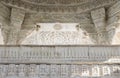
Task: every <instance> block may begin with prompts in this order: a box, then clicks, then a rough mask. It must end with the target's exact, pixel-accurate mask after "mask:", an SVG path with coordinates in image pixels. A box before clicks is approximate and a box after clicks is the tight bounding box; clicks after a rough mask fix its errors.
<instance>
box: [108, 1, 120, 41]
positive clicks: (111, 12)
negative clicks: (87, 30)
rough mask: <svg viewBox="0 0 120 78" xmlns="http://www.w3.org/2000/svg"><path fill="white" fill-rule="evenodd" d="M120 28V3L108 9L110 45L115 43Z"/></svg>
mask: <svg viewBox="0 0 120 78" xmlns="http://www.w3.org/2000/svg"><path fill="white" fill-rule="evenodd" d="M119 27H120V1H119V2H118V3H116V4H114V5H113V6H111V7H110V8H109V9H108V22H107V27H106V29H107V32H108V36H109V41H110V43H112V42H113V39H114V36H115V35H116V33H117V32H116V31H117V30H118V29H119Z"/></svg>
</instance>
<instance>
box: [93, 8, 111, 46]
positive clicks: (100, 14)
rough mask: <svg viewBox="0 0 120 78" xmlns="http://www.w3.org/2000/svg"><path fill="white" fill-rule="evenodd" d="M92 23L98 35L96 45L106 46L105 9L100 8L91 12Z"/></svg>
mask: <svg viewBox="0 0 120 78" xmlns="http://www.w3.org/2000/svg"><path fill="white" fill-rule="evenodd" d="M91 16H92V19H93V22H94V24H95V28H96V31H97V34H98V44H108V43H109V41H108V35H107V32H106V13H105V8H100V9H97V10H94V11H92V12H91Z"/></svg>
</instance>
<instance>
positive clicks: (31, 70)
mask: <svg viewBox="0 0 120 78" xmlns="http://www.w3.org/2000/svg"><path fill="white" fill-rule="evenodd" d="M119 70H120V65H114V64H113V65H56V64H53V65H51V64H50V65H47V64H39V65H36V64H29V65H25V64H19V65H15V64H9V65H0V76H1V77H3V76H4V77H8V76H9V77H10V76H11V77H14V76H15V77H17V76H22V77H23V76H24V77H25V76H26V77H43V78H44V77H45V78H50V77H61V78H65V77H66V78H71V77H75V76H81V77H82V76H83V77H84V76H85V77H101V76H113V75H115V74H119V73H120V71H119Z"/></svg>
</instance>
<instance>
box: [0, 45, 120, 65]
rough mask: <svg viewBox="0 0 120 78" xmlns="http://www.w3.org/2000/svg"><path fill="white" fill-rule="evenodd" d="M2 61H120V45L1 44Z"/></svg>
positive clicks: (77, 62) (69, 62)
mask: <svg viewBox="0 0 120 78" xmlns="http://www.w3.org/2000/svg"><path fill="white" fill-rule="evenodd" d="M0 63H1V64H2V63H20V64H21V63H30V64H31V63H38V64H39V63H57V64H58V63H60V64H71V63H72V64H81V63H82V64H84V63H92V64H93V63H97V64H98V63H120V46H102V45H100V46H96V45H94V46H89V45H81V46H80V45H39V46H36V45H33V46H32V45H31V46H30V45H29V46H28V45H21V46H19V45H18V46H14V45H7V46H2V45H1V46H0Z"/></svg>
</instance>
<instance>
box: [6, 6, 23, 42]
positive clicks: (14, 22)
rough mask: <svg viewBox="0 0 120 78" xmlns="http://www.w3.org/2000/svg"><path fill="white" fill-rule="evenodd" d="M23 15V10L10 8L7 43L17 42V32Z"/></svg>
mask: <svg viewBox="0 0 120 78" xmlns="http://www.w3.org/2000/svg"><path fill="white" fill-rule="evenodd" d="M24 16H25V11H23V10H20V9H16V8H12V10H11V18H10V22H11V24H10V26H11V27H10V30H9V34H8V41H7V44H17V40H18V34H19V32H20V30H21V25H22V23H23V20H24Z"/></svg>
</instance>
